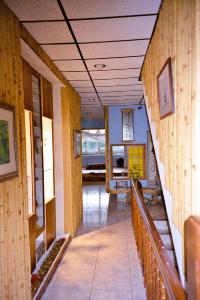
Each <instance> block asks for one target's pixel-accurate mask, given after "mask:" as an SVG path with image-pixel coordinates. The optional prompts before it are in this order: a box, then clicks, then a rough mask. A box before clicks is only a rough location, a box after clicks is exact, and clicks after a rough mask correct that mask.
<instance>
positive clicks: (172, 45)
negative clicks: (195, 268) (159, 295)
mask: <svg viewBox="0 0 200 300" xmlns="http://www.w3.org/2000/svg"><path fill="white" fill-rule="evenodd" d="M199 7H200V2H199V1H188V0H176V1H172V0H164V1H163V3H162V6H161V11H160V14H159V18H158V22H157V26H156V29H155V32H154V35H153V38H152V41H151V44H150V47H149V49H148V52H147V56H146V59H145V63H144V66H143V70H142V80H143V81H144V87H145V99H146V104H147V110H150V111H151V118H152V119H151V120H150V122H154V123H155V125H156V135H157V139H158V142H159V155H160V158H159V159H160V161H161V162H162V163H163V164H164V168H165V184H166V189H167V190H168V191H169V192H170V193H171V194H172V198H173V222H174V224H175V226H176V227H177V228H178V229H179V230H180V232H183V224H184V221H185V219H186V218H187V217H188V216H189V215H190V214H192V213H195V211H196V209H197V208H198V213H200V209H199V204H198V203H199V194H200V184H198V180H199V179H198V178H200V177H199V174H200V155H199V153H200V146H199V145H200V143H199V132H200V131H199V129H200V125H199V124H200V122H199V120H200V81H199V78H200V67H199V65H200V51H199V50H200V21H199V20H200V17H199V15H200V9H199ZM168 57H171V58H172V72H173V84H174V95H175V114H173V115H171V116H169V117H167V118H165V119H163V120H160V118H159V106H158V93H157V83H156V78H157V75H158V74H159V72H160V70H161V69H162V66H163V65H164V63H165V61H166V60H167V58H168ZM195 133H196V134H195ZM196 213H197V211H196Z"/></svg>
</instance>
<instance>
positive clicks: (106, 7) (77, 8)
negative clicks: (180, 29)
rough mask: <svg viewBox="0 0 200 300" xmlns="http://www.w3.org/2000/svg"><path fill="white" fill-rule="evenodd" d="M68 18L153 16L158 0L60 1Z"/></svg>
mask: <svg viewBox="0 0 200 300" xmlns="http://www.w3.org/2000/svg"><path fill="white" fill-rule="evenodd" d="M61 1H62V4H63V6H64V8H65V11H66V13H67V16H68V18H91V17H110V16H126V15H141V14H155V13H157V12H158V9H159V6H160V2H161V1H160V0H148V1H147V0H123V1H122V0H100V1H99V0H84V1H83V0H73V1H72V0H61Z"/></svg>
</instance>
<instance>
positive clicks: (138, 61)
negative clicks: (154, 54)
mask: <svg viewBox="0 0 200 300" xmlns="http://www.w3.org/2000/svg"><path fill="white" fill-rule="evenodd" d="M114 53H115V52H114ZM143 60H144V57H122V58H109V59H95V60H86V64H87V67H88V69H89V70H95V71H96V68H95V65H96V64H105V65H106V67H105V70H110V69H126V68H141V66H142V64H143Z"/></svg>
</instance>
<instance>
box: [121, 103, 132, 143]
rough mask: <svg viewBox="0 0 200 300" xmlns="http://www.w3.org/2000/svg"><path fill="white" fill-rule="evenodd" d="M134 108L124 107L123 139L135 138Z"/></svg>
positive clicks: (125, 140)
mask: <svg viewBox="0 0 200 300" xmlns="http://www.w3.org/2000/svg"><path fill="white" fill-rule="evenodd" d="M133 111H134V110H133V109H131V108H126V109H122V141H124V142H128V141H133V140H134V126H133Z"/></svg>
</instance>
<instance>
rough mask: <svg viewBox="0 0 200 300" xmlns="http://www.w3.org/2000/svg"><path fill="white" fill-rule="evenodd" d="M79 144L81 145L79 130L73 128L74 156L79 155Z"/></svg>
mask: <svg viewBox="0 0 200 300" xmlns="http://www.w3.org/2000/svg"><path fill="white" fill-rule="evenodd" d="M81 146H82V139H81V132H80V131H77V130H75V131H74V156H75V158H77V157H79V156H80V155H81Z"/></svg>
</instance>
